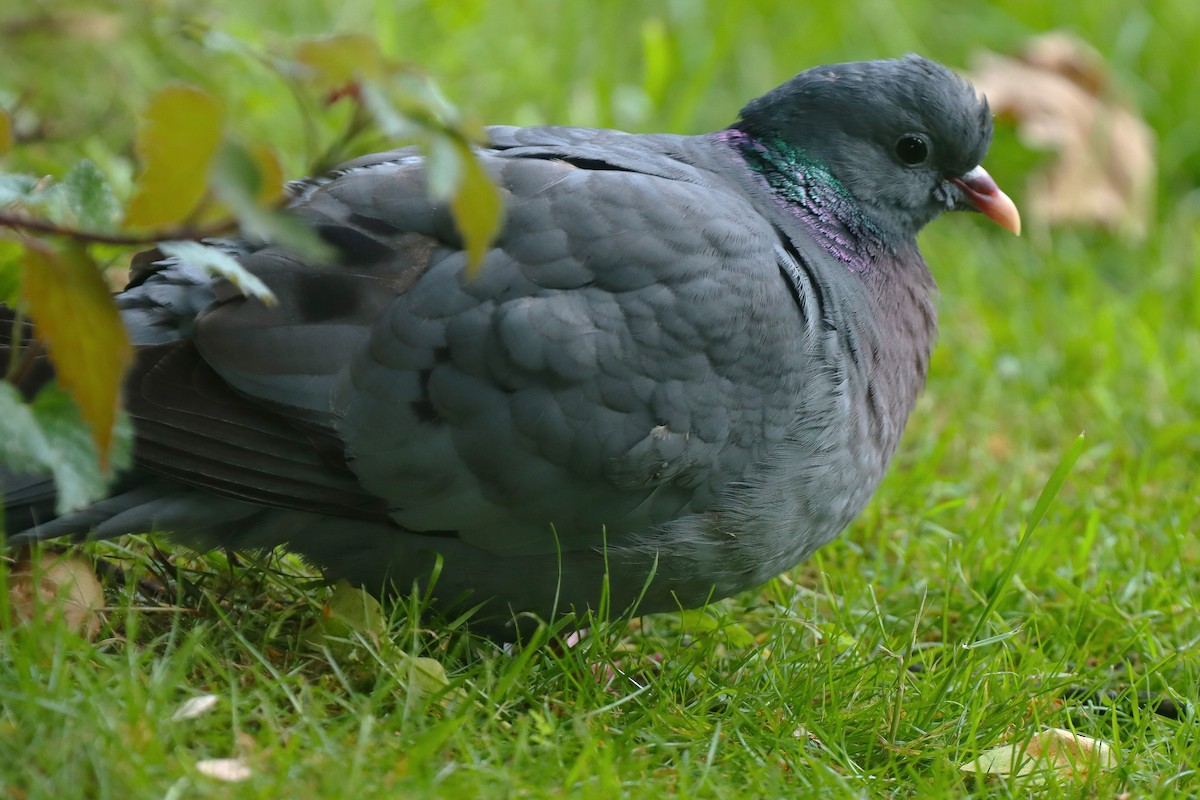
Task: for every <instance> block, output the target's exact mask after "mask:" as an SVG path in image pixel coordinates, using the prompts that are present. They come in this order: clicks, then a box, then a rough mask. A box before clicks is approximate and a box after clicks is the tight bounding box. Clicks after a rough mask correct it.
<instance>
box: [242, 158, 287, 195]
mask: <svg viewBox="0 0 1200 800" xmlns="http://www.w3.org/2000/svg"><path fill="white" fill-rule="evenodd" d="M250 159H251V161H253V162H254V166H255V169H256V171H257V172H258V194H257V196H256V199H257V200H258V202H259V203H260V204H262V205H264V206H269V205H273V204H275V203H277V202H279V201H280V200H281V199H282V198H283V189H284V181H283V164H282V163H281V162H280V160H279V154H278V153H276V152H275V149H274V148H272V147H270V146H268V145H265V144H256V145H253V146H252V147H251V148H250Z"/></svg>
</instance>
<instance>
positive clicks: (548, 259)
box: [3, 55, 1020, 636]
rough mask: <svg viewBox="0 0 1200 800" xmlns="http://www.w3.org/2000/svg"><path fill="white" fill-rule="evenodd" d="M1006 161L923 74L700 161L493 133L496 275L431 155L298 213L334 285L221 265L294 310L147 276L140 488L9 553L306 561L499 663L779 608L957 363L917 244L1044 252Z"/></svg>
mask: <svg viewBox="0 0 1200 800" xmlns="http://www.w3.org/2000/svg"><path fill="white" fill-rule="evenodd" d="M991 135H992V121H991V115H990V113H989V110H988V106H987V103H986V100H985V99H983V98H981V97H979V96H978V95H977V94H976V92H975V91H974V89H973V88H972V87H971V86H970V84H968V83H967V82H966V81H964V80H963V79H961V78H960V77H958V76H957V75H955V74H954V73H953V72H952V71H950V70H949V69H947V68H946V67H944V66H942V65H940V64H938V63H935V62H933V61H930V60H927V59H925V58H921V57H918V56H912V55H910V56H906V57H903V58H900V59H895V60H880V61H868V62H856V63H841V64H832V65H826V66H818V67H815V68H812V69H808V70H806V71H804V72H801V73H799V74H798V75H796V76H795V77H793V78H791V79H790V80H788V81H787V82H786V83H784V84H783V85H781V86H779V87H778V88H776V89H774V90H772V91H770V92H768V93H767V94H765V95H763V96H761V97H759V98H757V99H755V100H752V101H751V102H750V103H748V104H747V105H746V106H745V108H743V109H742V110H741V112H740V114H739V116H738V119H737V121H736V122H734V123H733V124H732V125H731V126H730V127H728V128H725V129H723V130H719V131H716V132H714V133H709V134H705V135H696V136H684V135H668V134H630V133H623V132H619V131H613V130H598V129H589V128H577V127H550V126H547V127H529V128H518V127H492V128H489V129H487V131H486V142H485V143H484V144H482V145H481V146H480V147H479V148H478V149H477V151H476V156H477V157H478V159H479V160H480V163H481V164H482V166H483V167H484V169H485V170H486V171H487V174H488V175H489V176H490V177H491V179H492V180H493V181H494V182H495V184H496V185H497V186H498V187H499V190H500V193H501V195H502V199H503V204H504V211H503V215H504V216H503V222H502V226H501V229H500V232H499V234H498V235H497V236H496V238H495V240H494V241H493V242H492V243H491V245H490V248H489V249H488V251H487V253H486V255H485V257H484V258H483V259H482V264H481V265H480V267H479V269H478V270H470V269H469V268H468V257H467V254H466V252H465V247H464V242H463V237H462V235H461V234H460V232H459V230H458V228H457V227H456V224H455V221H454V217H453V214H452V213H451V210H450V208H449V207H448V205H447V203H444V202H439V201H436V200H432V199H430V195H429V192H428V191H427V180H428V176H427V172H426V162H425V159H424V157H423V156H422V154H421V152H420V151H419V150H418V149H415V148H413V147H404V148H400V149H396V150H391V151H388V152H383V153H378V154H374V155H369V156H366V157H363V158H359V159H357V160H354V161H350V162H348V163H346V164H344V165H342V166H340V167H338V168H336V169H334V170H332V171H331V172H330V173H328V174H326V175H323V176H320V177H316V178H312V179H308V180H305V181H301V182H297V183H294V184H292V187H293V196H292V198H291V200H290V206H289V207H290V213H291V214H293V215H294V216H295V217H296V218H298V219H299V220H302V221H303V223H304V224H306V225H308V226H309V227H310V228H311V229H312V230H314V231H315V232H316V233H317V234H318V235H319V236H320V237H321V238H322V239H323V240H324V241H325V242H327V243H328V244H329V245H331V246H332V249H333V251H334V252H335V253H336V257H332V258H328V259H326V260H325V261H322V262H320V263H318V262H317V261H316V260H315V259H312V258H307V259H306V258H304V257H301V256H300V255H298V254H296V253H295V252H290V251H288V250H287V249H285V248H283V247H281V246H279V245H276V244H271V243H268V242H261V241H254V240H252V239H250V238H230V239H225V240H221V241H218V242H213V243H212V244H213V245H214V246H218V247H220V248H221V249H223V250H224V251H225V252H226V253H228V254H230V255H231V256H233V257H234V258H236V259H237V260H238V261H239V262H240V263H241V264H242V266H243V267H245V269H247V270H248V271H250V272H251V273H253V274H254V275H255V276H257V277H258V278H260V279H261V280H262V281H263V282H264V283H265V284H266V285H267V286H268V287H269V288H270V289H271V290H272V291H273V293H274V295H275V297H276V298H277V300H278V302H277V303H276V304H275V305H266V304H264V303H263V302H262V301H260V300H258V299H254V298H251V297H247V296H244V295H243V294H241V293H240V292H239V291H238V290H237V289H236V288H235V287H233V286H232V285H231V284H229V283H228V282H226V281H223V280H220V279H215V278H210V277H207V276H206V275H204V274H203V273H202V272H201V271H199V270H198V269H196V268H195V265H191V264H189V263H187V262H186V261H185V260H182V259H180V258H172V257H167V256H165V255H164V254H163V253H162V252H160V251H157V250H152V251H149V252H148V253H144V254H142V255H140V256H138V257H136V258H135V260H134V264H133V269H132V272H131V280H130V283H129V285H128V287H127V288H126V289H125V290H124V291H123V292H121V293H120V294H118V295H117V297H116V302H117V304H118V306H119V308H120V310H121V313H122V315H123V319H124V321H125V324H126V326H127V327H128V329H129V332H130V336H131V338H132V340H133V342H134V343H135V345H136V346H137V358H136V365H135V366H134V368H133V369H132V370H131V372H130V374H129V376H128V381H127V384H126V389H125V393H126V403H127V407H128V411H129V414H130V416H131V418H132V420H133V423H134V428H135V446H134V466H133V467H132V468H131V469H130V470H128V471H127V472H126V473H124V474H123V475H121V476H120V478H119V480H118V481H117V482H116V485H115V486H114V487H113V489H112V492H111V494H110V495H109V496H108V497H107V498H106V499H103V500H101V501H99V502H96V503H95V504H93V505H91V506H89V507H86V508H84V509H82V510H80V511H76V512H73V513H68V514H65V515H63V516H59V517H55V516H54V514H53V487H52V485H51V483H50V482H49V481H48V480H47V479H46V478H45V476H38V475H33V476H21V475H12V474H10V475H6V476H5V478H4V480H3V484H4V491H5V498H6V499H5V506H6V515H7V520H8V526H9V530H10V533H12V534H14V535H12V536H10V539H9V541H10V543H11V542H18V543H19V542H30V541H32V540H42V539H48V538H52V537H57V536H63V535H74V536H76V537H90V538H106V537H114V536H119V535H123V534H130V533H142V532H147V531H161V532H164V533H167V534H169V535H170V536H171V537H172V538H173V539H174V540H175V541H177V542H179V543H181V544H183V545H186V546H188V547H190V548H194V549H196V550H205V549H209V548H228V549H230V550H234V551H266V550H271V549H274V548H278V547H282V548H285V549H286V550H288V551H291V552H293V553H296V554H299V555H300V556H301V557H303V558H304V559H306V560H307V561H308V562H310V563H311V564H313V565H315V566H316V567H318V568H319V569H320V570H321V571H322V572H323V574H324V575H325V576H326V577H327V578H328V579H329V580H331V581H335V580H341V579H345V580H347V581H349V582H351V583H352V584H354V585H357V586H361V587H363V588H365V589H367V590H368V591H371V592H375V593H379V594H383V595H387V594H390V593H399V594H401V595H403V594H406V593H408V592H410V591H413V590H418V591H422V592H425V593H427V594H428V595H429V596H430V597H432V598H433V600H432V605H433V606H434V608H435V610H437V611H442V612H446V613H449V612H450V611H457V610H459V609H466V608H470V609H474V617H473V624H474V625H475V626H476V627H477V628H478V629H480V630H482V631H484V632H492V633H495V634H496V635H500V636H503V635H505V634H506V633H508V634H511V632H512V630H513V627H512V626H513V625H514V620H523V619H535V618H540V619H554V618H557V617H560V616H563V615H566V614H568V613H572V612H575V613H582V612H585V611H587V610H593V611H595V610H602V609H608V610H610V611H612V612H617V611H621V610H632V611H634V613H639V614H641V613H652V612H661V611H668V610H674V609H680V608H693V607H698V606H702V605H704V604H705V603H707V602H709V601H712V600H714V599H718V598H724V597H728V596H730V595H733V594H735V593H738V592H741V591H744V590H747V589H749V588H752V587H755V586H757V585H759V584H762V583H764V582H766V581H768V580H769V579H771V578H772V577H774V576H776V575H778V574H780V573H782V572H784V571H786V570H788V569H791V568H792V567H794V566H795V565H797V564H798V563H800V562H801V561H803V560H804V559H805V558H807V557H808V556H809V555H810V554H812V553H813V551H815V550H816V549H817V548H818V547H820V546H822V545H823V544H825V543H827V542H829V541H830V540H832V539H833V538H834V537H836V536H837V535H838V534H839V533H840V532H841V531H842V530H843V529H845V528H846V527H847V525H848V524H849V523H850V522H851V521H852V520H853V519H854V518H855V517H856V516H857V515H858V514H859V513H860V512H861V511H862V509H863V507H864V505H865V504H866V503H867V501H868V499H869V498H870V497H871V495H872V493H873V492H874V491H875V489H876V487H877V486H878V485H879V482H880V480H881V478H882V477H883V475H884V472H885V469H886V468H887V465H888V461H889V459H890V458H891V457H892V455H893V453H894V452H895V450H896V446H897V443H898V442H899V440H900V436H901V433H902V431H903V429H904V426H905V423H906V421H907V419H908V416H909V414H910V413H911V412H912V410H913V407H914V404H915V403H916V401H917V398H918V395H919V393H920V392H921V390H922V389H923V386H924V383H925V380H926V372H927V369H928V366H929V358H930V351H931V348H932V346H933V344H934V339H935V328H936V315H935V298H934V293H935V284H934V280H933V278H932V276H931V273H930V270H929V268H928V267H927V265H926V263H925V261H924V259H923V257H922V255H921V253H920V251H919V250H918V248H917V244H916V235H917V233H918V231H920V230H921V229H922V228H923V227H924V226H925V225H926V224H927V223H929V222H931V221H932V220H933V219H935V218H936V217H938V216H939V215H940V214H941V213H942V212H945V211H958V210H968V211H978V212H982V213H983V214H984V215H986V216H987V217H989V218H990V219H992V220H993V221H995V222H996V223H998V224H999V225H1000V226H1002V227H1004V228H1006V229H1007V230H1009V231H1012V232H1014V233H1019V230H1020V217H1019V215H1018V212H1017V208H1016V206H1015V205H1014V203H1013V202H1012V201H1011V200H1010V199H1009V198H1008V197H1007V196H1006V195H1005V194H1004V193H1003V192H1002V191H1001V190H1000V189H999V188H998V187H997V185H996V183H995V181H994V180H993V179H992V178H991V177H990V176H989V174H988V173H987V172H986V171H985V170H984V168H983V167H982V166H981V165H980V164H981V162H982V161H983V158H984V155H985V153H986V151H987V149H988V145H989V143H990V140H991ZM17 333H20V332H17Z"/></svg>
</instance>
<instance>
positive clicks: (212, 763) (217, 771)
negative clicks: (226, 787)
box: [196, 758, 254, 783]
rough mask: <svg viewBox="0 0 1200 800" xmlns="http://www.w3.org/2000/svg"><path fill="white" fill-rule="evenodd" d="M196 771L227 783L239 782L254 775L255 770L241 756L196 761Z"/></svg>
mask: <svg viewBox="0 0 1200 800" xmlns="http://www.w3.org/2000/svg"><path fill="white" fill-rule="evenodd" d="M196 771H197V772H199V773H200V774H201V775H206V776H207V777H209V778H213V779H215V780H218V781H225V782H227V783H238V782H240V781H244V780H248V779H249V778H250V777H251V776H252V775H254V771H253V770H252V769H250V767H249V765H247V764H246V762H245V761H242V760H241V759H240V758H206V759H204V760H203V761H197V762H196Z"/></svg>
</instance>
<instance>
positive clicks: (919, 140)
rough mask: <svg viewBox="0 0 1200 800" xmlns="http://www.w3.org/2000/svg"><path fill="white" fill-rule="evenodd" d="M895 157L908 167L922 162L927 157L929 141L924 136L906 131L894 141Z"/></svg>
mask: <svg viewBox="0 0 1200 800" xmlns="http://www.w3.org/2000/svg"><path fill="white" fill-rule="evenodd" d="M896 158H898V159H900V161H901V162H902V163H904V164H907V165H908V166H910V167H915V166H916V165H918V164H924V163H925V161H926V160H927V159H928V158H929V142H927V141H925V137H924V136H920V135H918V134H915V133H906V134H904V135H903V136H901V137H900V139H899V140H898V141H897V142H896Z"/></svg>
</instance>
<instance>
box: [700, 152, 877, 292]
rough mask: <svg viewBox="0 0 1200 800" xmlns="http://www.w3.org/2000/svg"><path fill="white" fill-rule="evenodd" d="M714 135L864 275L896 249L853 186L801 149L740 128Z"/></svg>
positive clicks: (848, 264)
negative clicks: (863, 207)
mask: <svg viewBox="0 0 1200 800" xmlns="http://www.w3.org/2000/svg"><path fill="white" fill-rule="evenodd" d="M715 136H716V138H717V139H718V141H722V142H724V143H725V144H726V145H728V146H729V147H731V148H732V149H733V150H734V151H735V152H736V153H737V154H738V155H739V156H740V157H741V159H742V160H743V161H744V162H745V164H746V166H747V167H748V168H749V169H750V170H751V171H752V172H754V173H756V174H757V175H759V176H760V177H761V178H762V179H763V180H764V181H765V182H766V184H767V187H768V188H769V189H770V191H771V194H772V195H773V196H774V198H775V202H776V203H777V204H778V205H779V206H780V207H781V208H783V209H785V210H786V211H787V212H789V213H790V215H791V216H793V217H795V218H796V219H797V220H799V221H800V222H802V223H804V224H805V226H806V227H807V228H808V229H809V230H810V231H811V233H812V236H813V238H814V239H815V240H816V241H817V243H818V244H819V245H820V246H821V247H822V249H824V250H826V251H827V252H828V253H829V254H830V255H832V256H833V257H834V258H836V259H838V261H841V262H842V263H843V264H845V265H846V268H847V269H849V270H850V271H851V272H854V273H858V274H863V275H865V274H866V273H867V272H868V271H870V269H871V265H872V264H875V263H877V262H878V261H879V259H880V258H881V257H882V256H884V255H886V254H887V253H888V252H890V251H891V250H892V249H893V248H890V247H888V246H887V245H886V244H885V236H884V233H883V230H882V229H881V228H880V227H879V226H877V225H875V224H874V223H873V222H872V221H871V220H870V219H868V218H867V217H866V216H865V215H864V214H863V213H862V210H861V208H860V207H859V205H858V203H857V202H856V201H855V200H854V198H853V196H852V195H851V194H850V192H848V191H847V190H846V188H845V187H844V186H843V185H842V184H841V183H840V182H839V181H838V180H837V178H835V177H834V176H833V175H832V174H830V172H829V170H828V169H827V168H825V166H824V165H822V164H820V163H818V162H816V161H814V160H813V159H812V158H810V157H809V156H808V155H807V154H806V153H805V152H804V151H803V150H802V149H800V148H798V147H795V146H793V145H789V144H786V143H784V142H783V141H781V140H779V139H771V138H769V137H761V138H759V137H754V136H751V135H750V134H748V133H746V132H745V131H742V130H738V129H737V128H729V129H727V130H723V131H719V132H718V133H717V134H716V135H715Z"/></svg>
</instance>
